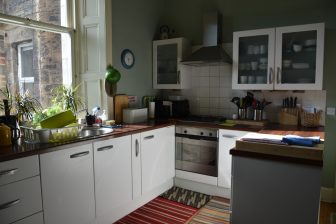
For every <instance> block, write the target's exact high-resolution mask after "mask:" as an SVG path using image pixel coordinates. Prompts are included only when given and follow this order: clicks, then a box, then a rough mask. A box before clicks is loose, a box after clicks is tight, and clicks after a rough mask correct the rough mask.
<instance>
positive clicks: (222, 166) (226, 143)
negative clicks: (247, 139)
mask: <svg viewBox="0 0 336 224" xmlns="http://www.w3.org/2000/svg"><path fill="white" fill-rule="evenodd" d="M246 134H247V132H245V131H233V130H223V129H221V130H219V132H218V135H219V147H218V186H219V187H224V188H231V159H232V156H231V155H230V149H232V148H234V147H235V146H236V140H237V139H239V138H241V137H242V136H244V135H246Z"/></svg>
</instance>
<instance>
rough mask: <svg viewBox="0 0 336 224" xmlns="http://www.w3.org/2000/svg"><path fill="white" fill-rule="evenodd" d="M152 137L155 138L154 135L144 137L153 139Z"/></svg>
mask: <svg viewBox="0 0 336 224" xmlns="http://www.w3.org/2000/svg"><path fill="white" fill-rule="evenodd" d="M152 138H154V135H149V136H146V137H144V139H145V140H148V139H152Z"/></svg>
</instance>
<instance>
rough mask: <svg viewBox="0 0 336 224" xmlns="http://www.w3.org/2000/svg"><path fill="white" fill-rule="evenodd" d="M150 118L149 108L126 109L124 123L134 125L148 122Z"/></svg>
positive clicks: (124, 110)
mask: <svg viewBox="0 0 336 224" xmlns="http://www.w3.org/2000/svg"><path fill="white" fill-rule="evenodd" d="M147 118H148V109H147V108H124V109H123V123H127V124H134V123H140V122H146V121H147Z"/></svg>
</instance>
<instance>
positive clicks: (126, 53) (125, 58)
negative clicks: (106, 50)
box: [121, 49, 135, 69]
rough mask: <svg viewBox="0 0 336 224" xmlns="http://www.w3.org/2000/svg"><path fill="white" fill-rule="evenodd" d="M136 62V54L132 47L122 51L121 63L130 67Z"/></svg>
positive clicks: (125, 66)
mask: <svg viewBox="0 0 336 224" xmlns="http://www.w3.org/2000/svg"><path fill="white" fill-rule="evenodd" d="M134 62H135V58H134V54H133V52H132V51H131V50H130V49H125V50H123V51H122V52H121V64H122V66H124V68H127V69H130V68H132V67H133V65H134Z"/></svg>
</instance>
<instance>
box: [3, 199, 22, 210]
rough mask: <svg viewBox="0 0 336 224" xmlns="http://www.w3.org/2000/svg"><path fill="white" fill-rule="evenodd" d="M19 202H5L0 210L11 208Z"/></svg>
mask: <svg viewBox="0 0 336 224" xmlns="http://www.w3.org/2000/svg"><path fill="white" fill-rule="evenodd" d="M19 202H20V199H16V200H14V201H10V202H6V203H4V204H2V205H0V210H3V209H6V208H9V207H12V206H14V205H16V204H18V203H19Z"/></svg>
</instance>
